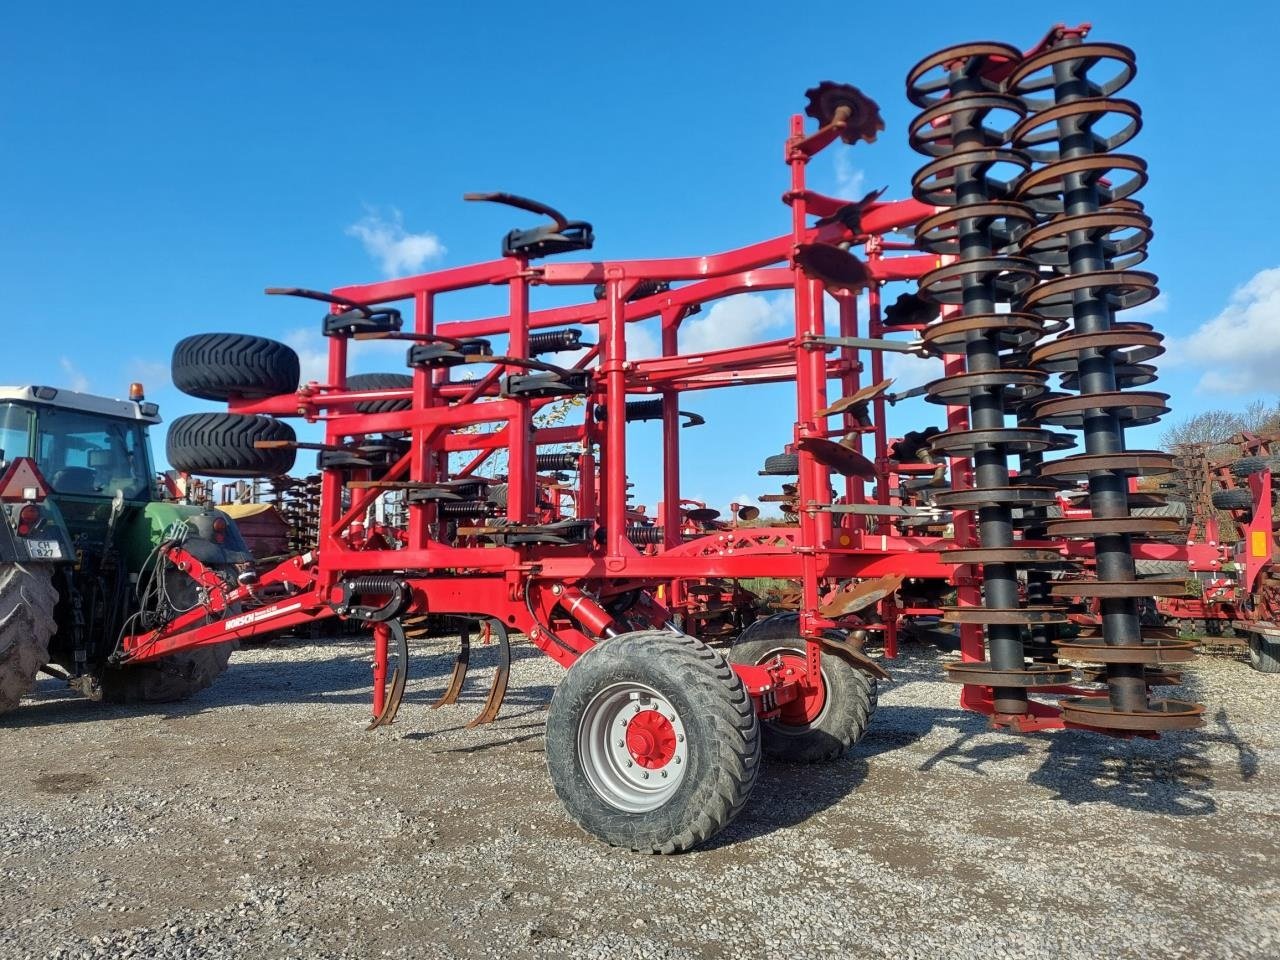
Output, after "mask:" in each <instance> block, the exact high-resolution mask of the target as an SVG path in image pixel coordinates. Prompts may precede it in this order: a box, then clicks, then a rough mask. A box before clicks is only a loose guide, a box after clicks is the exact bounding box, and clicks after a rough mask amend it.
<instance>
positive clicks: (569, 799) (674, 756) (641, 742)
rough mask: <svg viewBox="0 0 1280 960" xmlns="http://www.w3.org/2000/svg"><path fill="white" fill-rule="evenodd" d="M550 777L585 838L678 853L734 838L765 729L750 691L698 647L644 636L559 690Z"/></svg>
mask: <svg viewBox="0 0 1280 960" xmlns="http://www.w3.org/2000/svg"><path fill="white" fill-rule="evenodd" d="M546 750H547V767H548V769H549V770H550V773H551V780H552V783H553V784H554V785H555V789H556V793H557V795H559V797H560V800H561V802H562V803H563V804H564V806H565V808H566V809H567V810H568V811H569V814H570V815H571V816H572V817H573V818H574V820H576V821H577V822H578V824H579V826H581V827H582V828H583V829H584V830H586V831H587V832H588V833H591V834H592V835H594V836H596V837H598V838H599V839H601V840H604V841H605V842H607V843H610V844H613V845H614V846H621V847H627V848H629V849H631V850H637V851H643V852H647V853H677V852H679V851H682V850H687V849H689V848H691V847H694V846H697V845H698V844H699V843H702V842H703V841H705V840H708V839H710V838H711V837H713V836H714V835H715V834H716V833H718V832H719V831H720V830H721V829H723V828H724V827H725V826H726V825H727V824H728V823H729V822H730V821H731V820H732V819H733V818H734V817H736V816H737V815H738V813H739V812H740V811H741V810H742V808H743V806H745V804H746V802H747V799H748V797H750V795H751V791H752V789H753V788H754V786H755V782H756V776H757V774H758V773H759V770H760V752H761V745H760V724H759V721H758V720H757V719H756V713H755V710H754V708H753V706H752V703H751V697H749V696H748V695H747V692H746V690H745V689H744V688H743V685H742V681H741V680H740V679H739V678H738V676H737V674H735V673H734V672H733V670H732V669H731V668H730V667H729V665H728V664H727V663H726V662H725V660H724V658H723V657H721V656H720V654H719V653H717V652H716V651H714V650H712V649H711V648H710V647H707V646H706V645H704V644H703V643H701V642H700V641H698V640H695V639H694V638H693V637H688V636H684V635H682V634H677V633H669V632H666V631H656V630H655V631H642V632H639V633H627V634H622V635H621V636H617V637H614V638H612V639H610V640H608V641H606V642H604V643H601V644H599V645H598V646H596V647H595V648H593V649H591V650H590V651H588V652H587V653H586V654H584V655H583V656H582V657H581V658H580V659H579V660H578V661H577V663H575V664H574V665H573V667H572V668H571V669H570V670H569V673H568V674H567V675H566V676H565V678H564V680H562V681H561V683H560V685H559V686H558V687H557V688H556V692H555V695H554V696H553V697H552V700H551V711H550V714H549V716H548V718H547V746H546Z"/></svg>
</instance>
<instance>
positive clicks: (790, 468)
mask: <svg viewBox="0 0 1280 960" xmlns="http://www.w3.org/2000/svg"><path fill="white" fill-rule="evenodd" d="M760 472H761V473H764V474H767V475H769V476H773V477H794V476H796V474H798V473H799V472H800V455H799V454H797V453H775V454H774V455H773V456H770V457H765V458H764V469H763V470H761V471H760Z"/></svg>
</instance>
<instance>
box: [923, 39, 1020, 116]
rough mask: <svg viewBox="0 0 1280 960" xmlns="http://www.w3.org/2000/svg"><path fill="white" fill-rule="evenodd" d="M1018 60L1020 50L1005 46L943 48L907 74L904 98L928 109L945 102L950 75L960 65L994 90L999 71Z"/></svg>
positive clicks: (981, 43)
mask: <svg viewBox="0 0 1280 960" xmlns="http://www.w3.org/2000/svg"><path fill="white" fill-rule="evenodd" d="M1021 60H1022V51H1020V50H1019V49H1018V48H1017V47H1011V46H1009V45H1008V44H1007V43H994V42H990V41H983V42H979V43H962V44H957V45H955V46H952V47H946V48H945V49H943V50H939V51H938V52H937V53H931V54H929V56H927V57H925V58H924V59H923V60H921V61H920V62H919V63H917V64H916V65H915V66H914V67H912V68H911V70H910V71H909V72H908V73H907V99H908V100H910V101H911V102H912V103H914V104H915V105H916V106H917V107H930V106H933V104H935V103H937V102H939V101H940V100H943V99H945V98H946V97H947V96H949V95H950V93H951V74H952V73H953V72H954V70H955V69H956V67H957V66H959V65H961V64H963V66H964V72H965V73H966V74H969V75H970V76H977V77H981V78H986V79H987V82H988V84H989V85H990V87H991V89H993V90H995V89H998V88H999V87H1000V78H1001V76H1002V74H1003V72H1004V71H1005V70H1009V69H1012V68H1013V67H1014V66H1016V65H1017V64H1018V63H1019V62H1020V61H1021ZM993 68H994V69H993ZM1001 68H1003V70H1002V69H1001ZM930 74H934V76H932V77H930Z"/></svg>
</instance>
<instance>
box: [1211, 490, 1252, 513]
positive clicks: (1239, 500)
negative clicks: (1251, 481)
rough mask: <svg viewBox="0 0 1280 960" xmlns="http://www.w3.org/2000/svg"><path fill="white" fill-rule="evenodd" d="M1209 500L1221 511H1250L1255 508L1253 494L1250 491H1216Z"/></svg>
mask: <svg viewBox="0 0 1280 960" xmlns="http://www.w3.org/2000/svg"><path fill="white" fill-rule="evenodd" d="M1209 499H1211V500H1212V501H1213V505H1214V506H1215V507H1217V508H1218V509H1219V510H1248V509H1250V508H1251V507H1252V506H1253V494H1252V493H1250V492H1249V491H1248V490H1215V491H1213V493H1212V494H1210V497H1209Z"/></svg>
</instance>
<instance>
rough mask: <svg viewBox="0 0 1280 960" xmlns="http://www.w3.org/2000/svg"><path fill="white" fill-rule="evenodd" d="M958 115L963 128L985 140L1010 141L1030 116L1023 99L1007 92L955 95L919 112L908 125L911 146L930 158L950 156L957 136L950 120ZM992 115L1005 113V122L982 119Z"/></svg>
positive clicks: (992, 141)
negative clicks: (997, 124) (1023, 121)
mask: <svg viewBox="0 0 1280 960" xmlns="http://www.w3.org/2000/svg"><path fill="white" fill-rule="evenodd" d="M956 114H963V127H964V129H965V130H968V131H972V132H974V133H979V132H980V133H981V134H982V139H983V142H984V143H1008V142H1009V140H1010V139H1011V136H1010V135H1011V134H1012V132H1013V130H1014V129H1015V128H1016V127H1017V126H1018V124H1019V123H1021V122H1022V119H1023V117H1025V116H1026V115H1027V108H1026V106H1025V105H1024V104H1023V102H1022V100H1021V98H1019V97H1012V96H1009V95H1008V94H1005V93H996V92H994V91H986V92H979V93H960V94H953V95H952V96H950V97H947V98H946V99H945V100H941V101H939V102H938V103H935V104H934V105H933V106H931V107H926V108H925V109H924V110H923V111H921V112H920V113H918V114H916V116H915V117H914V118H913V119H912V121H911V123H910V124H909V125H908V127H907V143H908V145H909V146H910V147H911V149H912V150H914V151H916V152H917V153H923V154H925V155H926V156H930V157H944V156H948V155H950V154H951V153H952V145H951V144H952V138H953V137H954V130H953V129H952V123H951V122H950V121H951V118H952V117H954V116H955V115H956ZM992 114H994V115H995V116H996V117H997V118H998V117H1000V116H1001V115H1004V116H1005V121H1004V123H1003V125H1001V126H988V125H987V124H985V123H984V122H983V121H985V120H987V119H988V118H989V117H990V116H991V115H992Z"/></svg>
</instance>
